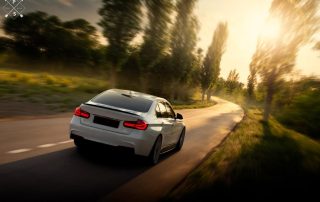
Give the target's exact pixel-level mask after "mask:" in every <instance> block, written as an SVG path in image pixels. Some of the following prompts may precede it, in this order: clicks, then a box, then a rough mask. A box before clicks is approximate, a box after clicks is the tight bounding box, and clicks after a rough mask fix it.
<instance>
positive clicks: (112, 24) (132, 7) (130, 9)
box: [99, 0, 142, 69]
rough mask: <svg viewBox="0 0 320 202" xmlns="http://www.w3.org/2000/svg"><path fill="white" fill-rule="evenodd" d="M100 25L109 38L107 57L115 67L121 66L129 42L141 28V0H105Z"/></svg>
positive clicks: (101, 10)
mask: <svg viewBox="0 0 320 202" xmlns="http://www.w3.org/2000/svg"><path fill="white" fill-rule="evenodd" d="M99 14H100V15H101V17H102V19H101V20H100V22H99V25H100V26H101V27H102V28H103V35H104V36H105V37H106V38H107V40H108V52H107V58H108V60H109V61H110V62H111V63H112V65H113V67H112V68H115V69H118V68H120V67H121V64H122V63H123V62H124V61H125V58H126V57H127V54H128V49H129V44H130V42H131V41H132V40H133V39H134V38H135V37H136V35H137V34H138V33H139V31H140V30H141V16H142V12H141V0H131V1H124V0H103V1H102V8H100V10H99Z"/></svg>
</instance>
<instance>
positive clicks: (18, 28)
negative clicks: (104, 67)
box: [2, 11, 99, 64]
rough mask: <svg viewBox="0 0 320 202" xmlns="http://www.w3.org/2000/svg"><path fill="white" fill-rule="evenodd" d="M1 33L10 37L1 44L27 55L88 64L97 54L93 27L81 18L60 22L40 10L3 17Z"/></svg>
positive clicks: (55, 17)
mask: <svg viewBox="0 0 320 202" xmlns="http://www.w3.org/2000/svg"><path fill="white" fill-rule="evenodd" d="M3 30H4V32H5V33H6V34H7V35H9V36H11V38H12V41H11V43H12V45H10V44H9V42H10V40H9V39H6V40H2V41H3V42H7V43H6V44H3V45H4V46H7V47H8V46H12V47H13V48H12V49H13V50H14V51H16V52H18V53H19V54H20V55H24V56H27V57H29V58H30V57H31V58H38V57H40V58H43V59H50V60H54V59H62V60H65V61H68V60H70V59H72V60H73V61H74V62H79V63H83V62H85V63H88V64H92V61H93V58H94V57H97V56H98V52H99V49H98V48H97V47H98V46H97V44H98V42H97V40H96V38H97V37H96V28H95V27H93V26H92V25H90V23H89V22H87V21H86V20H83V19H76V20H72V21H67V22H62V21H61V20H60V19H59V18H58V17H57V16H53V15H48V14H46V13H44V12H40V11H38V12H33V13H28V14H26V15H25V16H24V17H23V18H17V19H16V18H6V19H5V20H4V22H3Z"/></svg>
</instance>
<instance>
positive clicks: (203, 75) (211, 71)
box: [200, 22, 228, 98]
mask: <svg viewBox="0 0 320 202" xmlns="http://www.w3.org/2000/svg"><path fill="white" fill-rule="evenodd" d="M227 38H228V24H227V23H221V22H220V23H219V24H218V26H217V28H216V30H215V32H214V35H213V39H212V42H211V45H210V46H209V48H208V51H207V54H206V57H205V58H204V61H203V66H202V68H201V70H200V83H201V89H202V93H203V96H202V97H204V93H205V92H206V91H207V90H210V89H211V88H212V87H213V86H214V85H215V84H216V82H217V79H218V77H219V74H220V62H221V58H222V55H223V53H224V52H225V49H226V41H227ZM209 94H210V93H209ZM209 94H208V97H209V98H210V95H209Z"/></svg>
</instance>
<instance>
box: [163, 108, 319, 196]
mask: <svg viewBox="0 0 320 202" xmlns="http://www.w3.org/2000/svg"><path fill="white" fill-rule="evenodd" d="M261 120H262V113H261V110H259V109H256V108H251V109H249V110H247V113H246V117H245V118H244V120H243V121H242V122H241V123H240V124H239V125H238V126H237V128H236V129H235V130H234V131H233V132H232V133H231V134H230V135H229V137H228V138H227V139H226V140H225V142H224V143H223V144H222V145H221V146H220V147H218V148H217V149H216V150H215V151H213V152H212V153H211V154H210V155H209V156H208V157H207V159H206V160H205V161H204V162H203V163H202V164H201V165H200V166H199V167H198V168H196V169H195V170H194V171H193V172H192V173H191V174H190V175H189V176H188V177H187V178H186V179H185V180H184V181H183V182H182V184H180V186H178V187H177V188H176V189H175V190H173V191H172V192H171V193H170V194H169V195H168V196H167V197H166V198H165V201H213V200H217V199H224V200H226V199H227V200H241V199H244V200H246V201H247V200H249V201H250V200H273V199H275V198H276V199H286V200H288V199H295V200H297V199H301V200H304V201H305V200H311V199H312V197H317V196H318V191H319V183H320V143H319V142H316V141H314V140H312V139H310V138H308V137H306V136H304V135H302V134H299V133H297V132H295V131H292V130H289V129H287V128H285V127H283V126H282V125H281V124H280V123H279V122H277V121H276V120H275V119H273V118H271V120H270V122H269V123H268V124H267V123H264V122H262V121H261Z"/></svg>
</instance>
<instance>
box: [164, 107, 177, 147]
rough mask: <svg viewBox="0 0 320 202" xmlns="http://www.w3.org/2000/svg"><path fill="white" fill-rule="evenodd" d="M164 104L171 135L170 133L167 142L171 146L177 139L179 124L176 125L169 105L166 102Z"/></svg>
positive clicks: (174, 116)
mask: <svg viewBox="0 0 320 202" xmlns="http://www.w3.org/2000/svg"><path fill="white" fill-rule="evenodd" d="M164 104H165V106H166V110H167V113H168V118H167V119H168V122H169V123H170V124H171V133H170V138H169V141H170V144H171V145H173V144H176V143H177V141H178V139H179V136H180V127H179V124H178V123H177V120H176V114H175V112H174V111H173V109H172V107H171V105H170V104H169V103H168V102H165V103H164Z"/></svg>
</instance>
